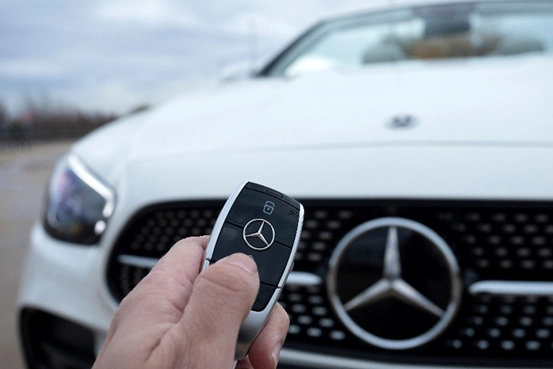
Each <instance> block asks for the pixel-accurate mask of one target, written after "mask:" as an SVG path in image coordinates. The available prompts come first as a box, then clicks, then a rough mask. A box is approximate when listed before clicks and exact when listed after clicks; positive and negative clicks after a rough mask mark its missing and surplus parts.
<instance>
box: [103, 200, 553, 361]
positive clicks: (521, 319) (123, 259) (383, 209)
mask: <svg viewBox="0 0 553 369" xmlns="http://www.w3.org/2000/svg"><path fill="white" fill-rule="evenodd" d="M301 202H302V203H303V205H304V207H305V221H304V229H303V232H302V237H301V241H300V244H299V247H298V252H297V255H296V259H295V266H294V272H296V273H297V272H303V273H305V274H306V275H310V276H317V277H319V280H320V283H305V284H301V283H300V284H298V283H294V284H288V285H287V286H286V288H285V289H284V291H283V293H282V295H281V299H280V302H281V304H282V305H283V306H284V307H285V308H286V309H287V311H288V313H289V315H290V319H291V324H290V329H289V334H288V338H287V342H286V345H287V347H288V348H294V349H297V350H304V351H306V352H321V351H324V352H325V353H327V354H335V355H337V356H347V357H349V358H360V359H371V360H377V361H378V360H381V361H393V362H409V363H428V364H437V365H471V364H473V363H476V362H477V363H478V364H479V365H488V366H525V367H529V366H535V367H540V366H550V363H551V361H550V359H552V358H553V295H552V296H548V294H547V293H543V292H540V293H532V292H531V291H529V292H528V294H524V293H509V292H508V291H507V292H505V293H489V292H486V291H471V290H470V289H469V286H472V285H474V284H475V283H477V282H482V281H522V282H538V283H536V284H537V285H538V284H540V285H542V286H544V285H545V286H547V288H549V285H548V284H547V283H545V282H553V204H544V203H533V202H524V203H523V202H479V201H447V202H445V201H430V200H427V201H395V200H390V201H384V200H379V201H365V200H344V201H339V200H305V201H301ZM222 205H223V201H208V202H183V203H170V204H160V205H156V206H153V207H149V208H147V209H144V210H142V211H140V212H139V213H138V214H137V215H136V216H135V217H133V219H132V220H131V221H130V222H129V224H128V225H127V226H126V227H125V229H124V231H123V233H122V234H121V236H120V237H119V239H118V241H117V243H116V245H115V247H114V248H113V253H112V255H111V258H110V261H109V266H108V284H109V288H110V290H111V292H112V294H113V296H114V298H115V299H116V300H118V301H119V300H121V299H122V298H123V297H124V296H125V295H126V294H127V293H128V292H129V291H130V290H132V288H133V287H134V286H136V284H137V283H138V282H139V281H140V280H141V279H142V278H143V277H144V276H145V275H146V274H147V273H148V271H149V268H150V267H151V265H152V264H153V263H154V262H155V261H156V260H157V259H158V258H159V257H161V256H162V255H163V254H165V252H167V250H168V249H169V248H170V247H171V246H172V245H173V244H174V243H175V242H176V241H178V240H179V239H181V238H183V237H187V236H194V235H201V234H209V233H210V232H211V228H212V227H213V224H214V222H215V219H216V217H217V215H218V212H219V210H220V209H221V207H222ZM381 217H402V218H407V219H411V220H414V221H417V222H419V223H422V224H424V225H426V226H428V227H430V228H432V229H433V230H434V231H435V232H436V233H438V234H439V235H440V236H441V237H442V238H443V239H444V240H445V241H446V242H447V243H448V245H449V246H450V247H451V249H452V251H453V252H454V254H455V256H456V258H457V261H458V263H459V266H460V269H461V278H462V281H463V284H464V289H463V298H462V305H461V307H460V309H459V312H458V313H457V316H456V319H455V321H454V322H453V323H452V324H451V325H450V326H449V327H448V329H447V330H446V331H445V332H444V333H443V334H442V335H441V336H440V337H439V338H437V339H435V340H434V341H432V342H430V343H428V344H426V345H424V346H421V347H417V348H414V349H409V350H403V351H389V350H383V349H379V348H376V347H372V346H370V345H368V344H366V343H364V342H362V341H360V340H359V339H357V338H356V337H355V336H353V335H352V334H351V333H349V332H348V330H347V329H346V328H345V327H344V326H343V325H342V323H341V322H340V321H339V320H338V318H337V316H336V315H335V314H334V312H333V309H332V308H331V306H330V304H329V299H328V297H327V294H326V286H325V282H324V279H325V278H326V274H327V272H328V261H329V258H330V256H331V254H332V252H333V250H334V248H335V246H336V244H337V243H338V242H339V241H340V240H341V239H342V238H343V237H344V235H345V234H346V233H348V232H349V231H350V230H352V229H353V228H354V227H356V226H357V225H359V224H362V223H364V222H366V221H369V220H373V219H377V218H381ZM525 285H529V286H531V285H532V284H531V283H530V284H529V283H526V284H525ZM546 290H547V289H546Z"/></svg>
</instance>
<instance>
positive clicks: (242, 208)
mask: <svg viewBox="0 0 553 369" xmlns="http://www.w3.org/2000/svg"><path fill="white" fill-rule="evenodd" d="M298 218H299V210H297V209H296V208H294V207H293V206H291V205H289V204H288V203H286V202H284V201H282V200H280V199H278V198H276V197H274V196H270V195H268V194H266V193H262V192H259V191H254V190H249V189H246V188H245V189H243V190H242V193H241V194H240V196H239V197H238V198H237V199H236V201H235V203H234V205H233V206H232V208H231V209H230V211H229V214H228V216H227V222H231V223H233V224H235V225H237V226H240V227H244V226H245V225H246V224H247V223H248V222H249V221H251V220H252V219H265V220H266V221H268V222H269V223H270V224H271V225H272V226H273V227H274V230H275V241H276V242H279V243H281V244H283V245H285V246H287V247H292V245H293V244H294V239H295V237H296V230H297V225H298Z"/></svg>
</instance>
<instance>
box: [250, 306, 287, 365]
mask: <svg viewBox="0 0 553 369" xmlns="http://www.w3.org/2000/svg"><path fill="white" fill-rule="evenodd" d="M289 325H290V318H289V317H288V313H287V312H286V310H284V308H283V307H282V306H281V305H280V304H276V305H275V307H274V308H273V311H272V312H271V315H270V316H269V319H268V320H267V324H265V327H264V328H263V330H261V332H260V333H259V336H257V338H256V339H255V341H254V342H253V344H252V347H251V348H250V352H249V354H248V356H249V359H250V362H251V364H252V366H253V367H254V368H255V369H275V368H276V366H277V363H278V358H279V356H280V349H281V348H282V345H283V344H284V340H285V339H286V334H287V333H288V326H289Z"/></svg>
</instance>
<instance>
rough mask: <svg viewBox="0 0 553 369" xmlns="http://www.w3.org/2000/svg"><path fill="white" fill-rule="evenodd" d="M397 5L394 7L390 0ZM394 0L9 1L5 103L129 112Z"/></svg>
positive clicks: (12, 107) (0, 22)
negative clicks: (328, 20)
mask: <svg viewBox="0 0 553 369" xmlns="http://www.w3.org/2000/svg"><path fill="white" fill-rule="evenodd" d="M389 1H392V0H389ZM383 2H385V0H340V1H335V0H276V1H275V0H270V1H269V0H233V1H224V0H202V1H190V0H180V1H179V0H86V1H69V0H49V1H44V0H18V1H13V0H0V104H3V105H5V106H6V107H7V108H8V110H9V112H10V113H11V114H19V113H20V112H22V111H24V109H25V107H26V106H28V103H29V101H34V102H35V103H38V104H44V105H53V106H59V107H63V108H77V109H82V110H87V111H99V112H109V113H117V114H122V113H124V112H126V111H129V110H131V109H133V108H135V107H137V106H139V105H142V104H150V105H151V104H158V103H161V102H163V101H166V100H168V99H170V98H171V97H172V96H175V95H177V94H179V93H180V92H183V91H187V90H190V89H193V88H197V87H198V86H201V85H205V84H213V83H217V81H218V80H219V79H220V76H221V74H222V73H223V71H224V70H225V69H227V70H228V69H229V68H232V66H233V65H237V64H240V63H251V62H252V60H255V61H256V62H257V63H262V62H263V61H266V60H268V59H269V58H270V56H272V55H274V54H275V53H276V52H277V51H278V50H280V49H281V48H282V47H284V46H285V45H286V44H287V43H288V42H290V41H291V40H292V39H293V37H294V36H296V35H297V34H299V33H300V32H302V31H304V30H305V29H307V28H308V27H309V26H310V25H312V24H314V23H315V22H316V21H317V20H319V19H321V18H325V17H329V16H333V15H340V14H347V13H351V12H355V11H359V10H362V9H367V8H370V7H374V5H376V4H379V3H383Z"/></svg>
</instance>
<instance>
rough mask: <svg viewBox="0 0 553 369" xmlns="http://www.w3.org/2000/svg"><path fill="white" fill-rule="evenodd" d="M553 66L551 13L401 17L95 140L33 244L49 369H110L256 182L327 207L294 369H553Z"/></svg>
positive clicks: (509, 8) (35, 324) (305, 246)
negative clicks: (118, 330) (169, 259)
mask: <svg viewBox="0 0 553 369" xmlns="http://www.w3.org/2000/svg"><path fill="white" fill-rule="evenodd" d="M552 52H553V2H550V1H542V2H535V1H522V0H521V1H503V2H489V1H475V2H472V1H471V2H461V3H451V2H445V3H437V2H432V3H431V4H426V5H417V6H415V5H409V6H404V7H403V6H400V5H397V4H396V5H395V6H393V7H391V8H386V9H382V10H379V11H373V12H370V13H367V14H354V15H351V16H345V17H340V18H336V19H330V20H327V21H323V22H321V23H319V24H317V25H315V26H314V27H313V28H312V29H310V30H309V31H308V32H306V33H305V34H304V35H302V36H301V37H299V38H298V39H297V40H296V41H294V42H293V43H292V44H291V45H290V46H289V47H288V48H287V49H285V50H284V51H283V52H282V53H281V54H280V55H278V56H277V57H276V58H275V59H274V60H273V61H271V62H270V63H268V64H267V65H266V66H265V67H264V68H263V69H261V70H260V72H259V73H258V74H257V75H256V76H255V78H252V79H250V80H247V81H243V82H240V83H235V84H232V85H226V86H221V87H220V88H216V89H213V90H209V91H203V92H198V93H197V94H195V95H188V96H185V97H182V98H180V99H176V100H174V101H173V102H171V103H168V104H166V105H164V106H160V107H159V108H157V109H153V110H150V111H147V112H144V113H140V114H139V115H135V116H131V117H128V118H124V119H121V120H119V121H117V122H115V123H113V124H110V125H109V126H107V127H105V128H102V129H100V130H98V131H96V132H95V133H93V134H91V135H89V136H88V137H86V138H84V139H82V140H81V141H79V142H78V143H76V144H75V145H74V147H73V148H72V149H71V151H70V152H69V153H68V155H67V156H66V157H65V158H64V159H63V160H61V161H60V162H59V164H58V165H57V167H56V169H55V171H54V173H53V176H52V179H51V181H50V184H49V189H48V200H47V204H46V209H45V212H44V217H43V219H41V220H40V221H39V222H38V223H37V224H36V226H35V227H34V229H33V231H32V241H31V248H30V252H29V256H28V264H27V267H26V271H25V273H24V280H23V284H22V289H21V293H20V299H19V319H20V330H21V337H22V346H23V348H24V353H25V357H26V360H27V363H28V365H29V368H31V369H38V368H41V369H62V368H63V369H77V368H78V369H82V368H88V367H90V366H91V363H92V362H93V360H94V357H95V354H96V353H97V352H98V350H99V348H100V346H101V345H102V342H103V340H104V338H105V334H106V331H107V329H108V326H109V324H110V320H111V318H112V316H113V314H114V312H115V310H116V309H117V306H118V303H119V302H120V301H121V299H122V298H123V297H124V296H125V295H126V294H127V293H129V291H130V290H131V289H132V288H133V287H134V286H135V285H136V284H137V283H138V282H139V281H140V280H141V279H142V278H143V277H144V276H145V275H146V274H147V273H148V271H149V270H150V268H151V267H152V266H153V265H154V264H155V262H156V261H157V260H158V259H159V257H161V256H162V255H163V254H164V253H165V252H166V251H167V250H168V248H170V247H171V246H172V245H173V244H174V243H175V242H176V241H177V240H179V239H181V238H183V237H187V236H191V235H201V234H209V233H210V231H211V227H212V226H213V223H214V220H215V218H216V216H217V214H218V211H219V210H220V208H221V206H222V204H223V203H224V200H225V199H226V198H227V197H228V196H229V195H230V193H231V192H232V191H233V190H234V188H235V187H236V186H237V185H239V184H240V183H241V182H243V181H246V180H248V181H253V182H258V183H262V184H264V185H267V186H269V187H272V188H275V189H278V190H280V191H283V192H284V193H286V194H289V195H290V196H293V197H295V198H296V199H298V200H300V201H301V202H302V203H303V205H304V207H305V211H306V212H305V223H304V230H303V233H302V240H301V244H300V246H299V251H298V254H297V257H296V260H295V267H294V271H293V272H292V274H291V275H290V278H289V280H288V284H287V286H286V288H285V290H284V292H283V294H282V296H281V300H280V301H281V304H282V305H283V306H284V307H285V308H286V309H287V311H288V312H289V314H290V318H291V325H290V330H289V334H288V338H287V341H286V344H285V347H284V349H283V351H282V355H281V361H280V367H281V368H400V367H401V368H407V367H434V366H435V367H450V366H451V367H466V368H473V367H479V368H485V367H498V366H499V367H507V366H508V367H519V368H529V367H540V366H547V367H550V366H552V363H553V56H552Z"/></svg>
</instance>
